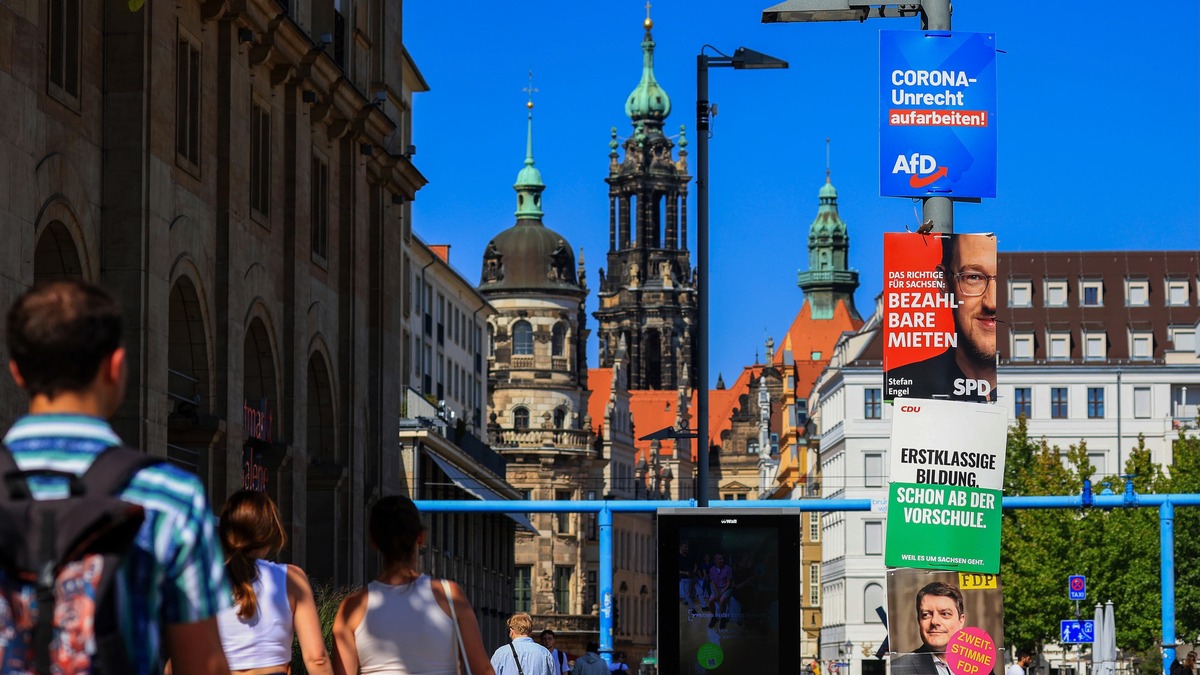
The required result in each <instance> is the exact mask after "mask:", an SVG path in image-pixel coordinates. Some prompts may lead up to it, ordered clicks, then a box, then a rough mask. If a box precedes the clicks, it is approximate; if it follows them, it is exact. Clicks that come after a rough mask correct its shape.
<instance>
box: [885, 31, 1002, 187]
mask: <svg viewBox="0 0 1200 675" xmlns="http://www.w3.org/2000/svg"><path fill="white" fill-rule="evenodd" d="M879 113H880V119H879V194H881V195H883V196H885V197H931V196H944V197H959V198H962V197H995V196H996V36H995V35H993V34H991V33H965V32H949V31H924V30H919V31H918V30H882V31H879Z"/></svg>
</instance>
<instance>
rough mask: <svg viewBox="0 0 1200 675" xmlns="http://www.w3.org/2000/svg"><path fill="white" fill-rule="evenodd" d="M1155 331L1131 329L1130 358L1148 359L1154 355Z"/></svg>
mask: <svg viewBox="0 0 1200 675" xmlns="http://www.w3.org/2000/svg"><path fill="white" fill-rule="evenodd" d="M1153 345H1154V333H1152V332H1150V331H1148V330H1134V331H1129V358H1131V359H1140V360H1148V359H1150V358H1153V356H1154V346H1153Z"/></svg>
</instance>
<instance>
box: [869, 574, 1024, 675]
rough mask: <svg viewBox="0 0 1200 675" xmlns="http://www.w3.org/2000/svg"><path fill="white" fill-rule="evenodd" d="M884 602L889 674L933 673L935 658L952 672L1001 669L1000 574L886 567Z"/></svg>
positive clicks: (963, 674)
mask: <svg viewBox="0 0 1200 675" xmlns="http://www.w3.org/2000/svg"><path fill="white" fill-rule="evenodd" d="M887 604H888V648H889V650H890V652H891V662H892V675H937V673H938V672H940V669H939V668H938V667H937V665H938V664H937V663H936V660H940V661H942V662H944V663H945V664H946V665H947V666H948V667H949V669H950V672H951V673H952V674H953V675H1001V673H1003V672H1004V593H1003V589H1002V587H1001V585H1000V576H999V575H996V574H979V573H974V572H931V571H929V570H914V569H894V570H888V573H887ZM935 659H936V660H935Z"/></svg>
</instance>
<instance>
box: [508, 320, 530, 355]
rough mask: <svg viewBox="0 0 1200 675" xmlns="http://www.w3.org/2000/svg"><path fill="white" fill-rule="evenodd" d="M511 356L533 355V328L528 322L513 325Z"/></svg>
mask: <svg viewBox="0 0 1200 675" xmlns="http://www.w3.org/2000/svg"><path fill="white" fill-rule="evenodd" d="M512 334H513V354H517V355H526V356H532V355H533V326H530V325H529V322H528V321H518V322H516V323H515V324H513V331H512Z"/></svg>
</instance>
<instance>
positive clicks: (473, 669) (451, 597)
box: [333, 495, 494, 675]
mask: <svg viewBox="0 0 1200 675" xmlns="http://www.w3.org/2000/svg"><path fill="white" fill-rule="evenodd" d="M368 528H369V529H368V533H369V534H370V537H371V547H372V548H376V549H378V550H379V553H380V554H381V556H382V558H383V561H382V563H383V564H382V566H381V567H380V569H379V576H378V577H376V579H375V580H374V581H372V582H371V583H370V584H368V585H367V587H366V588H363V589H361V590H358V591H356V592H354V593H352V594H350V595H349V596H347V597H346V599H345V600H342V604H341V606H339V607H338V611H337V616H335V617H334V619H333V672H335V673H337V675H357V674H358V673H377V674H378V675H385V674H386V675H401V674H403V673H426V674H427V675H457V674H458V673H459V672H460V670H459V664H460V660H461V664H462V666H463V668H462V670H461V672H463V673H466V675H494V674H493V673H492V666H491V664H489V663H488V657H487V650H485V649H484V647H483V638H482V637H481V636H480V634H479V622H478V621H477V620H476V619H475V610H473V609H472V608H471V603H470V602H469V601H468V600H467V594H466V593H465V592H464V591H463V589H462V587H461V586H459V585H458V584H456V583H454V582H453V581H449V580H447V579H431V578H430V577H429V575H428V574H424V573H422V572H421V570H420V561H421V556H420V551H421V548H422V547H424V546H425V525H424V524H423V523H422V522H421V512H420V511H419V510H418V509H417V505H416V504H414V503H413V501H412V500H411V499H409V498H408V497H405V496H402V495H390V496H387V497H384V498H382V499H380V500H379V501H378V502H376V503H375V506H373V507H371V521H370V524H369V526H368Z"/></svg>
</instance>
